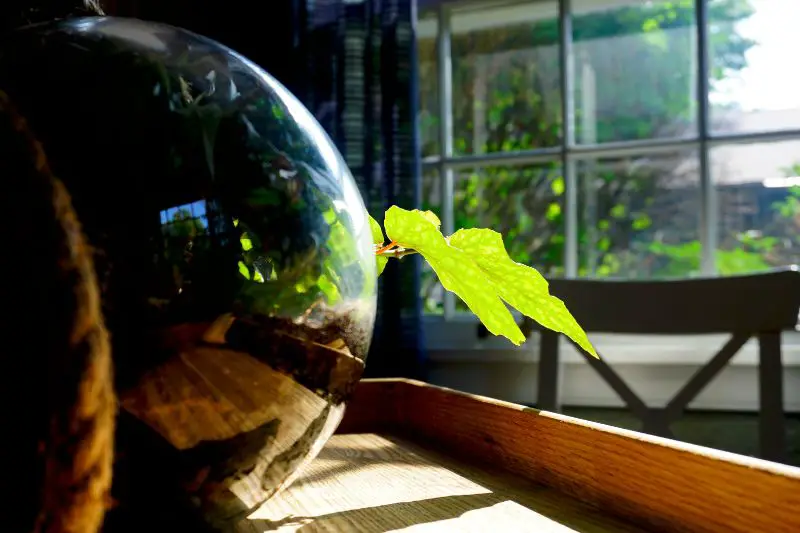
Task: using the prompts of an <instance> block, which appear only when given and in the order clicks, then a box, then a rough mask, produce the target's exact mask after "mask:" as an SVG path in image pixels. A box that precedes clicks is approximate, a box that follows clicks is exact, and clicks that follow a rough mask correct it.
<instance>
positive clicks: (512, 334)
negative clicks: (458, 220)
mask: <svg viewBox="0 0 800 533" xmlns="http://www.w3.org/2000/svg"><path fill="white" fill-rule="evenodd" d="M369 220H370V226H371V230H372V240H373V242H374V244H375V255H376V257H377V267H378V275H380V274H381V273H382V272H383V269H384V268H385V267H386V263H387V262H388V261H389V259H390V258H392V257H394V258H401V257H403V256H406V255H410V254H415V253H418V254H420V255H421V256H422V257H423V258H424V259H425V260H426V261H427V262H428V264H430V265H431V268H433V270H434V272H436V275H437V276H438V277H439V281H440V282H441V283H442V286H443V287H444V288H445V289H447V290H449V291H451V292H453V293H454V294H456V296H458V297H459V298H461V299H462V300H463V301H464V303H466V304H467V306H468V307H469V308H470V310H471V311H472V312H473V313H475V315H476V316H477V317H478V319H479V320H480V321H481V322H483V324H484V326H486V329H487V330H489V331H490V332H491V333H493V334H494V335H502V336H504V337H506V338H508V339H509V340H510V341H511V342H513V343H514V344H515V345H520V344H522V343H523V342H525V335H524V334H523V333H522V331H521V330H520V328H519V326H518V325H517V323H516V321H515V320H514V317H513V316H512V314H511V312H510V311H509V309H508V307H507V306H506V304H509V305H510V306H512V307H514V308H515V309H517V310H518V311H519V312H520V313H522V314H523V315H525V316H527V317H529V318H531V319H532V320H534V321H536V322H538V323H539V324H540V325H541V326H543V327H545V328H548V329H551V330H553V331H557V332H559V333H563V334H564V335H566V336H567V337H569V338H570V339H572V341H574V342H575V343H576V344H578V345H579V346H580V347H581V348H583V349H584V350H586V351H587V352H588V353H589V354H591V355H592V356H594V357H598V355H597V352H596V351H595V349H594V347H593V346H592V344H591V342H589V338H588V337H587V336H586V333H585V332H584V331H583V329H582V328H581V327H580V325H579V324H578V322H577V321H576V320H575V318H574V317H573V316H572V314H571V313H570V312H569V310H568V309H567V307H566V305H564V302H562V301H561V300H559V299H558V298H556V297H555V296H553V295H551V294H550V291H549V288H548V283H547V280H545V279H544V277H543V276H542V275H541V274H540V273H539V272H538V271H537V270H536V269H534V268H531V267H529V266H526V265H522V264H520V263H517V262H515V261H514V260H513V259H511V257H509V255H508V252H507V251H506V249H505V245H504V244H503V239H502V236H501V235H500V234H499V233H497V232H496V231H493V230H490V229H461V230H458V231H457V232H455V233H454V234H452V235H450V236H449V237H445V236H444V235H442V233H441V231H440V229H439V228H440V226H441V223H440V222H439V219H438V217H437V216H436V215H435V214H433V213H432V212H430V211H420V210H416V209H415V210H411V211H409V210H406V209H402V208H399V207H396V206H392V207H390V208H389V209H388V210H387V211H386V215H385V218H384V222H383V224H384V228H385V229H386V237H388V239H389V242H388V243H387V242H386V239H385V238H384V234H383V229H381V226H380V224H379V223H378V222H377V221H376V220H375V219H373V218H372V217H370V219H369Z"/></svg>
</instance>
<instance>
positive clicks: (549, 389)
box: [536, 330, 561, 411]
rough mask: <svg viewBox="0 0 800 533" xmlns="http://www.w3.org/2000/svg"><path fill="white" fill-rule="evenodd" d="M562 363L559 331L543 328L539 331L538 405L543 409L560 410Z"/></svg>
mask: <svg viewBox="0 0 800 533" xmlns="http://www.w3.org/2000/svg"><path fill="white" fill-rule="evenodd" d="M559 370H560V363H559V354H558V333H555V332H553V331H549V330H543V331H541V332H540V333H539V375H538V391H537V393H536V396H537V401H536V407H537V408H539V409H542V410H543V411H559V410H561V405H560V402H559V378H560V375H559V374H560V372H559Z"/></svg>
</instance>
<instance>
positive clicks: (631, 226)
mask: <svg viewBox="0 0 800 533" xmlns="http://www.w3.org/2000/svg"><path fill="white" fill-rule="evenodd" d="M577 166H578V177H579V183H580V191H579V197H578V198H579V211H578V212H579V213H580V214H581V219H580V224H579V225H580V234H579V243H580V254H579V265H580V267H579V268H580V272H579V274H580V275H581V276H588V277H613V278H640V279H647V278H672V277H680V276H687V275H695V274H697V273H698V272H699V270H700V259H701V245H700V241H699V235H698V228H699V213H700V210H699V208H700V203H699V191H698V173H697V156H696V155H695V154H694V153H693V152H689V153H676V154H667V155H657V156H655V155H654V156H639V157H631V158H624V159H598V160H585V161H580V162H579V163H578V165H577Z"/></svg>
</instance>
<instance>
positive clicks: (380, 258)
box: [375, 255, 389, 276]
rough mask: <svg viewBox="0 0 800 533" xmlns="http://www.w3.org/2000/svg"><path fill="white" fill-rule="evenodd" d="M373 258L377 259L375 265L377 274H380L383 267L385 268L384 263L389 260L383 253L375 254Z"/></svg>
mask: <svg viewBox="0 0 800 533" xmlns="http://www.w3.org/2000/svg"><path fill="white" fill-rule="evenodd" d="M375 260H376V261H377V265H376V267H377V269H378V275H379V276H380V275H381V274H383V269H384V268H386V263H388V262H389V258H388V257H386V256H385V255H378V256H375Z"/></svg>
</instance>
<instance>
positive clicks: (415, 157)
mask: <svg viewBox="0 0 800 533" xmlns="http://www.w3.org/2000/svg"><path fill="white" fill-rule="evenodd" d="M296 5H297V6H298V10H297V12H296V17H295V20H296V21H298V23H299V26H300V27H301V28H302V31H301V32H300V33H299V34H298V36H297V38H296V40H295V50H296V51H297V54H298V57H297V61H296V63H295V64H296V65H297V66H298V67H299V68H300V69H302V70H301V72H295V79H293V80H292V81H291V83H293V84H294V85H295V89H294V91H295V94H297V96H298V97H299V98H301V99H302V100H303V101H304V102H305V103H306V105H307V106H308V107H309V108H310V109H311V110H312V112H313V113H314V114H315V115H316V116H317V118H318V120H319V121H320V122H321V124H322V125H323V126H324V127H325V129H326V130H327V131H328V132H329V134H330V135H331V137H332V138H333V139H334V142H335V143H336V144H337V146H338V147H339V149H340V151H341V152H342V154H343V156H344V158H345V160H346V161H347V163H348V165H349V166H350V169H351V170H352V172H353V175H354V176H355V178H356V180H357V182H358V184H359V188H360V189H361V193H362V195H363V197H364V201H365V202H366V204H367V208H368V210H369V211H370V213H371V214H372V215H373V216H374V217H375V218H376V219H378V220H381V219H382V218H383V212H384V211H385V210H386V209H387V208H388V207H389V206H390V205H399V206H401V207H405V208H414V207H417V206H419V204H420V158H419V151H418V138H417V128H416V123H415V120H416V115H417V112H416V111H417V110H416V98H417V86H416V85H417V80H416V40H415V38H414V18H415V12H414V0H362V1H352V0H349V1H345V0H328V1H325V0H317V1H314V0H297V2H296ZM419 269H420V264H419V260H418V258H411V257H408V258H405V259H403V260H402V261H392V262H390V263H389V265H388V266H387V268H386V271H385V272H384V274H383V275H382V276H381V292H380V301H379V315H378V322H377V327H376V332H375V341H374V343H373V350H372V353H371V354H370V360H369V364H368V365H367V367H368V373H369V374H370V375H404V376H415V377H421V376H420V371H421V368H422V367H421V365H420V363H421V362H422V354H423V339H422V325H421V301H420V299H419V297H418V294H419V277H420V273H419Z"/></svg>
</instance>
